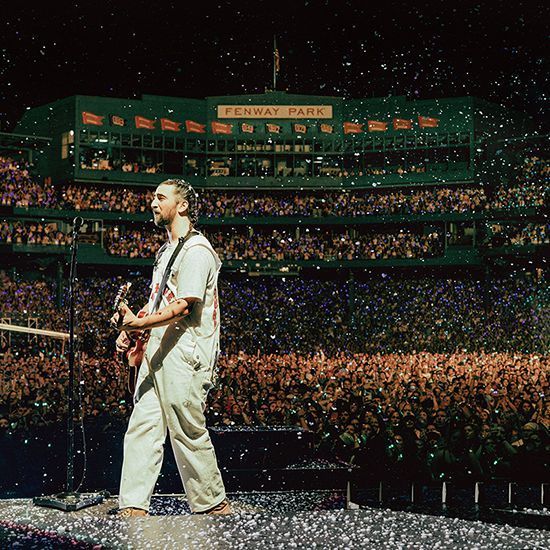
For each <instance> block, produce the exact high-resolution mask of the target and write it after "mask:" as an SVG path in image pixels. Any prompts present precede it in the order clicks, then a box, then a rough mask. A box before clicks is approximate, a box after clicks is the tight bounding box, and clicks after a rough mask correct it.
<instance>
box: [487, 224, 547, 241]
mask: <svg viewBox="0 0 550 550" xmlns="http://www.w3.org/2000/svg"><path fill="white" fill-rule="evenodd" d="M490 232H491V237H492V239H491V242H492V244H493V246H508V245H513V246H524V245H530V244H535V245H541V244H549V243H550V235H549V234H548V224H542V223H540V224H537V223H528V224H526V225H523V226H521V225H520V226H518V225H516V224H505V223H498V224H496V223H495V224H491V226H490Z"/></svg>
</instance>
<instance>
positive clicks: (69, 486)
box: [33, 216, 104, 512]
mask: <svg viewBox="0 0 550 550" xmlns="http://www.w3.org/2000/svg"><path fill="white" fill-rule="evenodd" d="M83 224H84V220H83V219H82V218H81V217H80V216H77V217H76V218H75V219H74V220H73V235H72V236H73V238H72V243H71V264H70V272H69V354H68V355H69V392H68V401H69V403H68V410H67V483H66V488H65V492H64V493H58V494H56V495H53V496H44V497H35V498H34V499H33V503H34V504H35V505H36V506H46V507H48V508H57V509H58V510H64V511H65V512H74V511H76V510H80V509H81V508H86V507H87V506H93V505H94V504H100V503H101V502H103V498H104V495H102V494H81V493H77V492H75V490H74V412H75V411H74V356H75V335H74V318H75V315H74V310H75V303H74V302H75V300H74V297H75V281H76V255H77V252H78V232H79V231H80V228H81V227H82V225H83Z"/></svg>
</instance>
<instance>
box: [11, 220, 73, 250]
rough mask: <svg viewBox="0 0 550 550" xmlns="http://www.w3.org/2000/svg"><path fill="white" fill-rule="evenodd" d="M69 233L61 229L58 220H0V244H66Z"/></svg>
mask: <svg viewBox="0 0 550 550" xmlns="http://www.w3.org/2000/svg"><path fill="white" fill-rule="evenodd" d="M71 240H72V237H71V234H70V233H67V232H64V231H62V230H61V227H60V222H50V223H48V222H45V221H41V222H37V221H26V222H22V221H14V220H10V221H7V220H0V244H28V245H36V246H49V245H53V246H67V245H70V244H71Z"/></svg>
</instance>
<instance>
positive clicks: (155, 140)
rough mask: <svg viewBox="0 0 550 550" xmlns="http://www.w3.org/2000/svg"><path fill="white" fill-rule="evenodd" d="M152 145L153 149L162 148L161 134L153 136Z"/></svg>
mask: <svg viewBox="0 0 550 550" xmlns="http://www.w3.org/2000/svg"><path fill="white" fill-rule="evenodd" d="M153 147H154V148H155V149H162V136H154V137H153Z"/></svg>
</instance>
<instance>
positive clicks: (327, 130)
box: [320, 124, 334, 134]
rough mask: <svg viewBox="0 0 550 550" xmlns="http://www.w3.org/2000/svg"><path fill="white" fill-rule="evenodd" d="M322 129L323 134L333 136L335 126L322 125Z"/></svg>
mask: <svg viewBox="0 0 550 550" xmlns="http://www.w3.org/2000/svg"><path fill="white" fill-rule="evenodd" d="M320 128H321V132H323V134H332V133H333V132H334V126H333V125H332V124H321V127H320Z"/></svg>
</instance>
